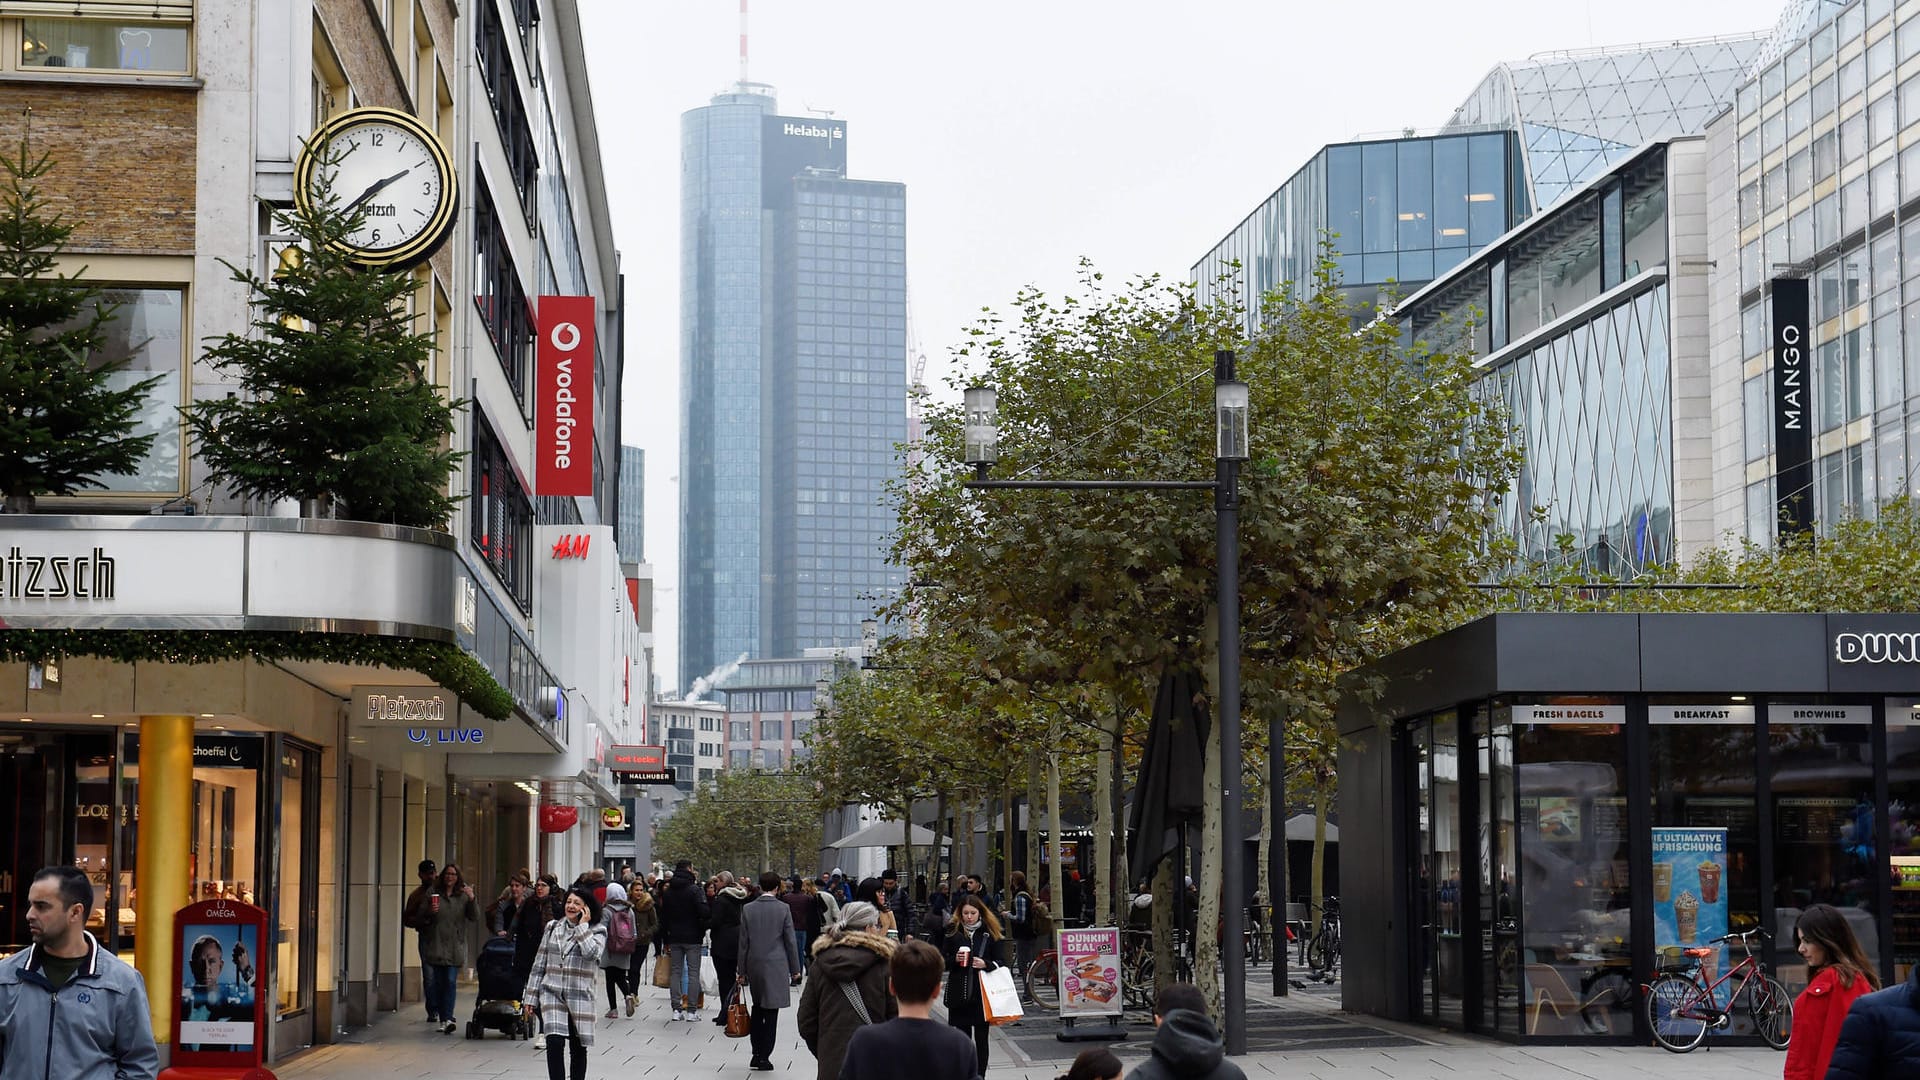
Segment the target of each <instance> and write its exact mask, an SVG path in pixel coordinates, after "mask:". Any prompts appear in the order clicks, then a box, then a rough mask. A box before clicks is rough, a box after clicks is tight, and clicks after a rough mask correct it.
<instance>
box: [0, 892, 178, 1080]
mask: <svg viewBox="0 0 1920 1080" xmlns="http://www.w3.org/2000/svg"><path fill="white" fill-rule="evenodd" d="M92 910H93V883H92V882H90V881H88V880H87V875H86V874H84V873H82V872H81V871H80V870H78V869H76V868H74V867H71V866H49V867H46V868H45V869H43V870H41V871H40V872H39V873H36V874H34V875H33V884H32V886H31V887H30V888H29V889H28V890H27V932H28V934H29V935H30V936H31V937H32V938H33V944H32V945H31V946H30V947H28V948H27V949H25V950H23V951H21V952H19V953H16V954H14V955H13V956H10V957H8V958H7V960H6V961H5V962H4V963H0V1080H154V1077H155V1075H156V1074H157V1073H158V1072H159V1070H160V1051H159V1048H158V1047H156V1046H155V1045H154V1042H153V1022H152V1019H151V1018H150V1017H149V1016H148V1014H147V988H146V984H145V983H143V982H141V980H140V973H139V972H137V971H135V970H134V969H133V968H132V967H130V966H128V965H127V964H126V963H125V962H124V961H121V960H119V959H118V958H116V957H114V956H112V955H110V954H108V953H107V952H106V950H104V949H102V948H100V945H99V943H98V942H96V941H95V940H94V939H93V935H92V934H89V933H87V931H86V925H87V914H88V913H89V912H91V911H92Z"/></svg>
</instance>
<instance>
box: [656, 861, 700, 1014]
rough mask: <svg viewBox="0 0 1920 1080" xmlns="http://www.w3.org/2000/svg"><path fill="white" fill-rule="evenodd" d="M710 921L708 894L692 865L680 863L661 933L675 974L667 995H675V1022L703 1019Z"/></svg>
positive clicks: (665, 903)
mask: <svg viewBox="0 0 1920 1080" xmlns="http://www.w3.org/2000/svg"><path fill="white" fill-rule="evenodd" d="M710 919H711V915H710V914H709V911H708V908H707V894H706V890H704V889H702V888H701V887H700V882H699V880H698V879H697V878H695V877H694V876H693V863H691V862H689V861H687V860H686V859H681V860H680V861H679V862H677V863H675V864H674V867H673V881H672V882H671V883H669V884H668V885H667V895H666V896H665V897H664V898H662V900H661V902H660V930H661V933H662V934H664V935H665V936H666V939H667V956H668V958H669V960H668V962H669V963H670V964H671V970H672V972H673V978H672V982H671V984H670V985H669V986H668V991H669V992H670V993H672V995H673V1018H674V1019H675V1020H698V1019H699V1018H700V942H701V941H702V940H704V939H705V938H706V936H707V923H708V922H709V921H710Z"/></svg>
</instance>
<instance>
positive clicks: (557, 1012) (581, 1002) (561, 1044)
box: [524, 889, 607, 1080]
mask: <svg viewBox="0 0 1920 1080" xmlns="http://www.w3.org/2000/svg"><path fill="white" fill-rule="evenodd" d="M599 908H600V905H599V904H598V903H596V902H595V901H594V899H593V894H592V893H590V892H588V891H586V890H585V889H574V890H573V891H572V892H569V893H568V894H567V904H566V909H565V910H566V914H565V917H564V918H559V919H555V920H554V921H553V922H551V923H548V924H547V932H546V934H545V935H544V936H543V937H542V938H541V939H540V951H539V952H538V953H536V954H535V955H534V958H533V973H532V974H531V975H529V976H527V991H526V996H525V998H524V1001H525V1003H526V1006H527V1007H528V1008H529V1009H533V1010H535V1011H536V1012H538V1013H539V1014H540V1023H541V1026H542V1027H544V1028H545V1029H546V1033H547V1077H548V1080H568V1071H567V1068H566V1065H567V1044H568V1043H572V1044H573V1070H572V1074H571V1075H572V1080H586V1076H587V1050H588V1049H589V1048H590V1047H592V1046H593V1010H594V1000H593V995H594V988H595V986H596V985H597V984H598V983H599V981H600V956H601V954H602V953H604V952H606V949H607V931H606V929H605V928H604V927H600V926H596V925H594V924H595V923H597V922H598V921H599V920H600V910H599Z"/></svg>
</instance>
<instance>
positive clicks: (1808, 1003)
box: [1785, 967, 1873, 1080]
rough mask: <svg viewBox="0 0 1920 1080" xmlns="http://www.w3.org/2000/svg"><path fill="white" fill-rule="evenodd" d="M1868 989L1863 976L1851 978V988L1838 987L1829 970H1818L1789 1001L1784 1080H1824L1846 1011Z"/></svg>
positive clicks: (1836, 980) (1834, 975)
mask: <svg viewBox="0 0 1920 1080" xmlns="http://www.w3.org/2000/svg"><path fill="white" fill-rule="evenodd" d="M1872 990H1873V984H1872V983H1870V982H1868V981H1867V980H1866V977H1865V976H1855V977H1854V980H1853V985H1852V986H1842V985H1840V975H1839V973H1838V972H1836V971H1834V969H1833V968H1830V967H1829V968H1822V969H1820V973H1819V974H1818V975H1815V976H1814V977H1813V981H1812V982H1810V983H1808V984H1807V988H1806V989H1805V990H1802V991H1800V996H1799V997H1797V998H1795V999H1794V1001H1793V1042H1791V1043H1790V1044H1788V1046H1787V1071H1786V1077H1785V1080H1826V1075H1827V1063H1828V1061H1830V1060H1831V1059H1832V1057H1833V1044H1834V1043H1835V1042H1837V1041H1838V1040H1839V1038H1840V1022H1841V1021H1842V1020H1845V1019H1846V1018H1847V1008H1848V1007H1849V1006H1851V1005H1852V1004H1853V999H1854V998H1857V997H1859V996H1860V995H1862V994H1865V993H1869V992H1871V991H1872Z"/></svg>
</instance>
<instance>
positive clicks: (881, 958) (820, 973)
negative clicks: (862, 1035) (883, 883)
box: [799, 900, 900, 1080]
mask: <svg viewBox="0 0 1920 1080" xmlns="http://www.w3.org/2000/svg"><path fill="white" fill-rule="evenodd" d="M879 915H880V913H879V911H878V909H876V908H875V907H874V906H873V905H872V904H868V903H865V902H862V901H859V900H856V901H854V902H852V903H850V904H848V905H846V906H845V907H843V908H841V909H840V920H839V921H838V922H836V923H834V924H833V925H832V926H830V927H828V928H827V929H826V930H825V931H824V932H823V933H822V935H821V937H820V939H819V940H818V941H815V942H814V943H813V969H812V970H813V974H812V977H811V978H809V979H808V980H807V988H806V989H805V990H804V991H802V992H801V994H800V1016H799V1023H800V1038H802V1039H803V1040H805V1041H806V1044H807V1049H808V1050H811V1051H812V1052H813V1056H814V1059H815V1060H816V1061H817V1062H818V1063H819V1070H818V1073H819V1080H837V1078H838V1077H839V1075H840V1066H841V1064H842V1062H843V1061H844V1060H845V1059H846V1055H847V1043H848V1042H850V1041H852V1039H853V1033H854V1032H856V1031H859V1030H860V1029H861V1028H863V1027H865V1026H867V1025H868V1024H879V1023H885V1022H886V1021H888V1020H891V1019H893V1018H894V1017H895V1016H898V1015H899V1014H900V1007H899V1005H898V1003H897V1002H895V1001H894V998H893V994H892V993H891V992H889V990H888V988H887V978H888V975H887V962H888V961H889V960H891V959H892V958H893V952H894V947H895V946H894V942H893V941H891V940H889V939H888V938H887V936H886V935H885V934H884V933H882V932H881V931H880V928H879Z"/></svg>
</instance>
